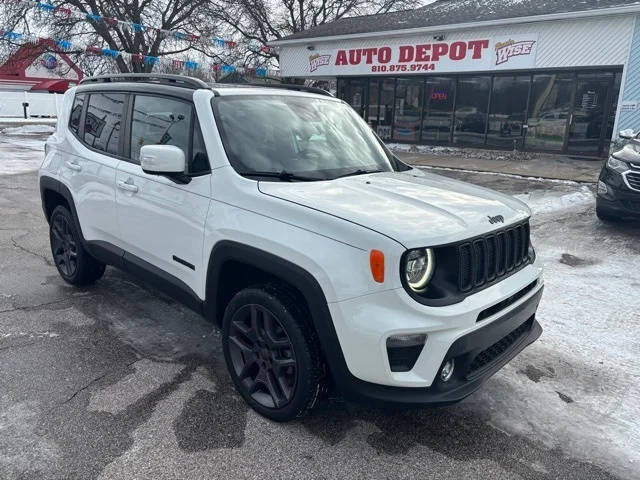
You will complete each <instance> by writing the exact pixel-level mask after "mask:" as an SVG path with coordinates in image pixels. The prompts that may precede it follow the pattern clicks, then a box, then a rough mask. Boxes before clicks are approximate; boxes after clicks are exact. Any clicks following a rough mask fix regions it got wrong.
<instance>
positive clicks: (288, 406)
mask: <svg viewBox="0 0 640 480" xmlns="http://www.w3.org/2000/svg"><path fill="white" fill-rule="evenodd" d="M310 318H311V317H310V314H309V312H308V310H307V308H306V306H305V302H304V300H301V299H300V298H299V297H297V296H295V295H293V294H292V293H291V289H289V288H287V287H286V286H284V285H280V284H266V285H258V286H254V287H249V288H245V289H244V290H241V291H240V292H238V293H236V294H235V295H234V296H233V298H232V299H231V301H230V302H229V303H228V305H227V307H226V309H225V312H224V318H223V322H222V348H223V351H224V358H225V361H226V364H227V369H228V370H229V374H230V376H231V379H232V380H233V383H234V385H235V387H236V390H238V392H239V393H240V395H242V397H243V398H244V400H245V401H246V402H247V403H248V404H249V405H250V406H251V407H252V408H253V409H254V410H255V411H256V412H258V413H259V414H261V415H263V416H265V417H267V418H269V419H271V420H275V421H277V422H285V421H288V420H292V419H294V418H296V417H301V416H304V415H305V414H307V413H308V412H309V411H310V410H311V409H313V407H314V406H315V404H316V403H317V401H318V397H319V395H320V392H321V391H322V388H321V383H323V382H324V376H323V373H322V372H323V371H324V368H323V364H322V361H321V355H320V346H319V343H318V339H317V335H316V333H315V330H314V329H313V326H312V324H311V320H310Z"/></svg>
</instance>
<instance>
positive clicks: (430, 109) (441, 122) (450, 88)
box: [422, 77, 456, 143]
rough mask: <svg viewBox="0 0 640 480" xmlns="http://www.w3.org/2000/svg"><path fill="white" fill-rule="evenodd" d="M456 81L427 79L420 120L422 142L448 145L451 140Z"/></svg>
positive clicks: (438, 78) (452, 79)
mask: <svg viewBox="0 0 640 480" xmlns="http://www.w3.org/2000/svg"><path fill="white" fill-rule="evenodd" d="M455 89H456V80H455V78H446V77H427V84H426V87H425V94H424V110H423V111H424V113H423V118H422V141H423V142H436V143H448V142H449V141H450V140H451V122H452V119H453V102H454V100H455Z"/></svg>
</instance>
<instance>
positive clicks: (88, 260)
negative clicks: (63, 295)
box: [49, 205, 105, 285]
mask: <svg viewBox="0 0 640 480" xmlns="http://www.w3.org/2000/svg"><path fill="white" fill-rule="evenodd" d="M49 242H50V243H51V254H52V255H53V261H54V262H55V264H56V268H57V269H58V273H59V274H60V276H61V277H62V279H63V280H64V281H66V282H69V283H71V284H72V285H88V284H90V283H93V282H95V281H96V280H98V279H99V278H100V277H102V275H103V274H104V270H105V264H104V263H100V262H99V261H98V260H96V259H95V258H93V257H92V256H91V255H90V254H89V252H87V251H86V250H85V249H84V247H83V246H82V241H81V237H80V234H79V232H78V230H77V228H76V224H75V222H74V221H73V217H72V216H71V212H69V210H68V209H67V208H66V207H63V206H62V205H59V206H57V207H56V208H55V209H54V210H53V213H52V214H51V218H50V219H49Z"/></svg>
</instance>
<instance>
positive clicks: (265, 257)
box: [204, 240, 351, 384]
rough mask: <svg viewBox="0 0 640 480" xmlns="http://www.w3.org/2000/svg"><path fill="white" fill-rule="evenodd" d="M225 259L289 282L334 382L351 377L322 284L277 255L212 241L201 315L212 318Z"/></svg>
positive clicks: (229, 243) (229, 242) (239, 245)
mask: <svg viewBox="0 0 640 480" xmlns="http://www.w3.org/2000/svg"><path fill="white" fill-rule="evenodd" d="M228 261H236V262H240V263H244V264H247V265H249V266H251V267H255V268H258V269H260V270H262V271H263V272H265V273H267V274H269V275H272V276H274V277H276V278H280V279H282V280H283V281H284V282H286V283H288V284H290V285H293V286H294V287H295V288H296V289H297V290H298V291H299V292H300V293H301V294H302V296H303V297H304V299H305V301H306V302H307V305H308V307H309V312H310V314H311V321H312V324H313V327H314V328H315V331H316V334H317V336H318V339H319V341H320V348H321V350H322V353H323V354H324V358H325V360H326V362H327V365H328V367H329V370H330V371H331V373H332V375H333V378H334V381H335V382H336V384H339V383H343V382H342V381H341V380H347V379H348V377H351V374H350V372H349V370H348V368H347V364H346V361H345V358H344V355H343V353H342V348H341V347H340V342H339V341H338V335H337V333H336V330H335V327H334V325H333V320H332V318H331V313H330V312H329V306H328V304H327V299H326V297H325V295H324V292H323V290H322V287H320V284H319V283H318V281H317V280H316V279H315V277H314V276H313V275H312V274H310V273H309V272H308V271H306V270H305V269H303V268H301V267H300V266H298V265H296V264H294V263H292V262H290V261H289V260H286V259H284V258H281V257H279V256H277V255H274V254H272V253H269V252H265V251H264V250H260V249H257V248H254V247H251V246H248V245H245V244H242V243H238V242H234V241H231V240H221V241H220V242H218V243H216V244H215V245H214V247H213V249H212V250H211V255H210V257H209V265H208V270H207V282H206V289H205V292H206V295H205V298H206V300H205V304H204V314H205V316H206V317H207V318H212V319H215V318H216V312H217V305H218V301H219V299H218V298H217V296H218V292H219V290H220V289H219V288H218V286H219V284H220V282H224V279H223V278H221V273H222V269H223V267H224V264H225V263H226V262H228Z"/></svg>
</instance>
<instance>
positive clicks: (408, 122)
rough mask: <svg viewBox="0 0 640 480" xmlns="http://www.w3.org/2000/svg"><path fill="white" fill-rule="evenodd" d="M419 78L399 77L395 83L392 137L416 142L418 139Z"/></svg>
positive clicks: (420, 94) (422, 85)
mask: <svg viewBox="0 0 640 480" xmlns="http://www.w3.org/2000/svg"><path fill="white" fill-rule="evenodd" d="M423 87H424V81H423V80H422V79H421V78H399V79H398V81H397V85H396V103H395V111H394V122H393V139H394V140H399V141H402V142H417V141H418V140H419V139H420V116H421V111H422V89H423Z"/></svg>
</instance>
